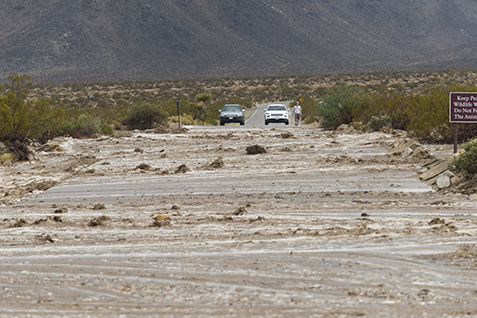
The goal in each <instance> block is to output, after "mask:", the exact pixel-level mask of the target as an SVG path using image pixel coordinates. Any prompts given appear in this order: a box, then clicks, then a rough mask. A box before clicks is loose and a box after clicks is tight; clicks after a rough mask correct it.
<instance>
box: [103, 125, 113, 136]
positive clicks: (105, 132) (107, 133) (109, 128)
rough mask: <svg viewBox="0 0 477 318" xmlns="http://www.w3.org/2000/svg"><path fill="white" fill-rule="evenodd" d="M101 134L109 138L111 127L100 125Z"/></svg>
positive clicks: (111, 131)
mask: <svg viewBox="0 0 477 318" xmlns="http://www.w3.org/2000/svg"><path fill="white" fill-rule="evenodd" d="M101 133H102V134H104V135H110V136H111V135H112V134H113V127H111V126H109V125H106V124H101Z"/></svg>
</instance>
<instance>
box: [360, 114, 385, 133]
mask: <svg viewBox="0 0 477 318" xmlns="http://www.w3.org/2000/svg"><path fill="white" fill-rule="evenodd" d="M390 126H391V117H389V116H388V115H383V116H381V117H379V116H373V117H371V120H370V121H369V122H368V123H367V124H366V128H367V130H368V131H379V130H381V129H382V128H383V127H390Z"/></svg>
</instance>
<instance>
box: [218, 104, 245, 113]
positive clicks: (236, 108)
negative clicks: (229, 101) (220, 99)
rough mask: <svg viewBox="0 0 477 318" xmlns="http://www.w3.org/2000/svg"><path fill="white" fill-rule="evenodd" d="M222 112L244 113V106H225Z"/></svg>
mask: <svg viewBox="0 0 477 318" xmlns="http://www.w3.org/2000/svg"><path fill="white" fill-rule="evenodd" d="M222 111H226V112H241V111H242V106H240V105H229V106H227V105H226V106H224V109H222Z"/></svg>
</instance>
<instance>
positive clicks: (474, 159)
mask: <svg viewBox="0 0 477 318" xmlns="http://www.w3.org/2000/svg"><path fill="white" fill-rule="evenodd" d="M461 146H462V148H463V149H464V151H463V152H462V153H460V154H459V155H458V156H457V158H455V159H454V160H452V161H451V162H450V163H449V170H451V171H454V172H461V173H462V174H463V175H464V176H466V177H472V176H475V175H476V174H477V137H474V138H472V139H471V140H470V141H468V142H466V143H463V144H462V145H461Z"/></svg>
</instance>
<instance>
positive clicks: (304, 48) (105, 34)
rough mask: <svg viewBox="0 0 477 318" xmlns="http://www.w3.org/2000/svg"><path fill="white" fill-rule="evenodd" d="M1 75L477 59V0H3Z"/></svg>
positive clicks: (236, 70)
mask: <svg viewBox="0 0 477 318" xmlns="http://www.w3.org/2000/svg"><path fill="white" fill-rule="evenodd" d="M0 6H1V7H2V8H3V9H2V10H1V11H0V44H1V45H0V78H1V79H2V80H3V79H4V78H5V77H6V76H7V75H8V74H10V73H11V72H18V73H26V74H30V75H32V76H33V78H34V80H35V82H74V81H82V82H88V81H118V80H146V79H165V78H187V77H214V76H246V75H254V76H257V75H282V74H304V73H307V74H309V73H329V72H358V71H378V70H379V71H382V70H401V69H428V68H456V69H457V68H463V67H469V66H470V67H472V64H473V62H474V61H475V57H474V53H473V50H472V49H466V48H471V47H472V46H473V45H474V43H475V42H477V41H476V40H475V39H476V38H477V22H476V20H475V18H474V17H475V16H476V15H477V4H475V2H474V1H472V0H445V1H444V0H420V1H418V0H400V1H395V0H348V1H339V0H315V1H312V0H302V1H298V0H262V1H260V0H256V1H250V0H249V1H245V0H228V1H223V0H222V1H219V0H162V1H151V0H136V1H120V0H79V1H71V2H70V1H61V0H37V1H31V0H30V1H28V0H22V1H19V0H0Z"/></svg>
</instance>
